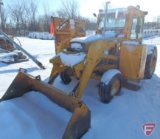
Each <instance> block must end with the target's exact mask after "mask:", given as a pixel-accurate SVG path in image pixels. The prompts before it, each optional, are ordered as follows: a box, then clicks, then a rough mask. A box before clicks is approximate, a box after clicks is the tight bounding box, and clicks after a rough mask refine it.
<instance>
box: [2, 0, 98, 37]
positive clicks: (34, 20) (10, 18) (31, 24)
mask: <svg viewBox="0 0 160 139" xmlns="http://www.w3.org/2000/svg"><path fill="white" fill-rule="evenodd" d="M37 2H38V1H36V0H23V1H22V0H15V1H14V2H11V3H7V6H6V5H5V4H6V3H4V2H3V3H4V5H5V6H4V5H1V14H0V21H1V24H0V26H1V29H2V30H3V31H5V32H6V33H7V34H11V35H26V34H28V32H29V31H39V32H49V30H50V29H49V24H50V17H51V16H55V17H61V18H74V19H80V20H83V21H85V22H86V30H87V29H94V28H95V21H93V20H90V19H88V18H84V17H82V16H81V15H80V13H79V5H78V3H77V1H75V0H64V1H63V2H62V4H61V5H62V6H61V7H60V8H59V9H57V10H56V11H53V10H54V9H52V12H51V11H50V9H49V6H48V5H47V4H46V3H44V4H43V15H40V14H39V13H38V8H39V7H38V6H39V5H38V3H37ZM53 5H54V3H53ZM53 8H54V6H53Z"/></svg>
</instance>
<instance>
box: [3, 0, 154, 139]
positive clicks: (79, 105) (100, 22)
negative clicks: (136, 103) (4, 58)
mask: <svg viewBox="0 0 160 139" xmlns="http://www.w3.org/2000/svg"><path fill="white" fill-rule="evenodd" d="M94 15H95V14H94ZM145 15H147V12H144V11H141V10H140V8H139V6H137V7H132V6H129V7H128V8H117V9H109V10H108V3H107V4H106V9H105V10H100V11H99V14H98V16H96V15H95V16H96V17H97V26H96V33H95V34H94V35H91V36H86V37H85V30H84V23H83V22H82V21H79V20H73V19H59V18H54V19H53V22H54V26H55V43H56V54H57V55H56V56H55V57H53V58H52V59H50V62H51V63H52V64H53V69H52V71H51V74H50V78H49V82H48V84H47V83H44V82H42V81H41V79H40V76H37V77H33V76H31V75H29V74H28V73H27V72H26V70H23V69H20V72H19V73H18V75H17V77H16V78H15V79H14V81H13V82H12V84H11V85H10V87H9V88H8V90H7V91H6V93H5V94H4V96H3V97H2V98H1V101H4V100H9V99H12V98H16V97H20V96H22V95H23V94H25V93H28V92H29V91H38V92H41V93H43V94H44V95H46V96H47V97H48V98H50V99H51V100H52V101H53V102H54V103H56V104H58V105H59V106H61V107H63V108H65V109H66V110H68V111H70V112H72V113H73V115H72V117H71V119H70V121H69V123H68V125H67V127H66V130H65V133H64V134H63V137H62V138H63V139H79V138H80V137H81V136H83V134H84V133H85V132H87V130H88V129H89V128H90V120H91V114H90V111H89V109H88V108H87V106H86V105H85V104H84V103H83V102H82V101H81V97H82V95H83V92H84V89H85V87H86V85H87V83H88V81H89V79H90V78H94V79H96V80H99V81H100V83H99V85H98V87H99V89H98V93H99V96H100V99H101V101H102V102H104V103H108V102H109V101H110V100H111V99H112V98H113V97H114V96H115V95H118V94H119V92H120V90H121V88H122V86H123V85H124V86H125V87H129V88H131V89H134V90H137V89H138V87H137V86H136V85H134V83H133V82H139V81H140V80H142V79H144V78H145V79H149V78H151V77H152V75H153V73H154V70H155V67H156V60H157V48H156V46H153V45H145V44H143V42H142V37H143V36H142V34H143V26H144V17H145ZM58 75H60V77H61V79H62V81H63V82H64V83H65V84H69V83H70V82H71V79H72V78H71V77H72V76H76V77H77V79H78V80H79V83H78V84H77V85H76V86H75V88H74V89H73V91H71V92H70V93H69V94H67V93H65V92H62V91H60V90H58V89H56V88H55V87H53V86H52V84H53V82H54V81H55V79H56V77H57V76H58Z"/></svg>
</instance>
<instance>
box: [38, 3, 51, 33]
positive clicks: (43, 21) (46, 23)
mask: <svg viewBox="0 0 160 139" xmlns="http://www.w3.org/2000/svg"><path fill="white" fill-rule="evenodd" d="M43 10H44V14H43V15H42V16H39V19H38V21H39V29H40V31H47V32H49V31H50V18H51V16H54V13H53V12H51V11H50V9H49V5H48V3H46V2H45V3H43Z"/></svg>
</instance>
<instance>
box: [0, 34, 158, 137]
mask: <svg viewBox="0 0 160 139" xmlns="http://www.w3.org/2000/svg"><path fill="white" fill-rule="evenodd" d="M18 39H20V41H21V43H22V47H23V48H25V49H26V50H27V51H28V52H29V53H31V54H32V55H33V56H35V57H36V58H37V59H38V60H39V61H40V62H42V63H43V65H45V67H46V70H41V69H39V68H38V67H37V65H36V64H35V63H33V62H32V61H31V60H29V61H27V62H23V63H17V64H11V65H7V64H3V63H0V79H1V80H0V86H1V87H0V97H1V96H2V95H3V94H4V93H5V91H6V90H7V88H8V87H9V85H10V84H11V82H12V81H13V79H14V78H15V76H16V74H17V73H18V69H19V68H25V69H27V71H28V73H30V74H32V75H33V76H36V75H41V78H42V80H43V81H45V82H47V81H48V77H49V74H50V72H51V69H52V65H51V64H50V63H49V59H50V58H52V57H53V56H54V55H55V48H54V40H38V39H37V40H34V39H29V38H24V37H19V38H18ZM144 42H145V43H150V44H156V45H157V46H158V53H159V54H160V37H159V36H156V37H151V38H147V39H145V40H144ZM76 82H77V81H76V79H74V80H73V81H72V82H71V83H70V84H69V85H68V86H66V85H63V84H62V83H61V81H60V78H59V77H58V78H57V79H56V81H55V83H54V85H53V86H55V87H57V88H59V89H61V90H63V91H65V92H66V91H67V92H70V90H72V88H73V86H74V85H75V84H76ZM97 84H98V82H97V81H96V80H93V79H91V80H90V81H89V83H88V85H87V87H86V89H85V92H84V95H83V97H82V100H83V101H84V102H85V104H86V105H87V106H88V108H89V109H90V111H91V128H90V129H89V131H88V132H87V133H86V134H85V135H84V136H83V137H82V139H146V138H147V139H159V138H160V57H159V56H158V61H157V67H156V71H155V74H154V76H153V78H152V79H151V80H143V81H141V82H140V85H141V89H140V90H139V91H131V90H128V89H125V88H123V89H122V91H121V93H120V95H119V96H116V97H115V98H114V99H113V100H112V101H111V102H110V103H109V104H103V103H101V101H100V99H99V96H98V88H97ZM70 117H71V113H69V112H67V111H66V110H64V109H62V108H60V107H58V106H57V105H56V104H54V103H52V102H51V101H50V100H49V99H48V98H47V97H45V96H44V95H42V94H40V93H37V92H30V93H28V94H25V95H24V96H23V97H20V98H16V99H12V100H10V101H3V102H1V103H0V139H32V138H33V139H60V138H62V135H63V133H64V130H65V127H66V125H67V123H68V121H69V119H70ZM145 123H155V124H156V127H155V130H154V131H153V133H152V134H151V135H150V136H146V135H145V134H144V132H143V130H142V125H143V124H145ZM147 130H148V128H147Z"/></svg>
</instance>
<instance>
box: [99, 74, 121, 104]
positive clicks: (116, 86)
mask: <svg viewBox="0 0 160 139" xmlns="http://www.w3.org/2000/svg"><path fill="white" fill-rule="evenodd" d="M121 88H122V75H121V74H120V73H117V74H116V75H114V76H113V77H112V79H111V80H110V81H109V83H108V84H107V85H106V84H105V83H103V82H100V84H99V89H98V94H99V96H100V99H101V101H102V102H103V103H109V102H110V100H111V99H112V98H113V97H114V96H116V95H118V94H119V92H120V91H121Z"/></svg>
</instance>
